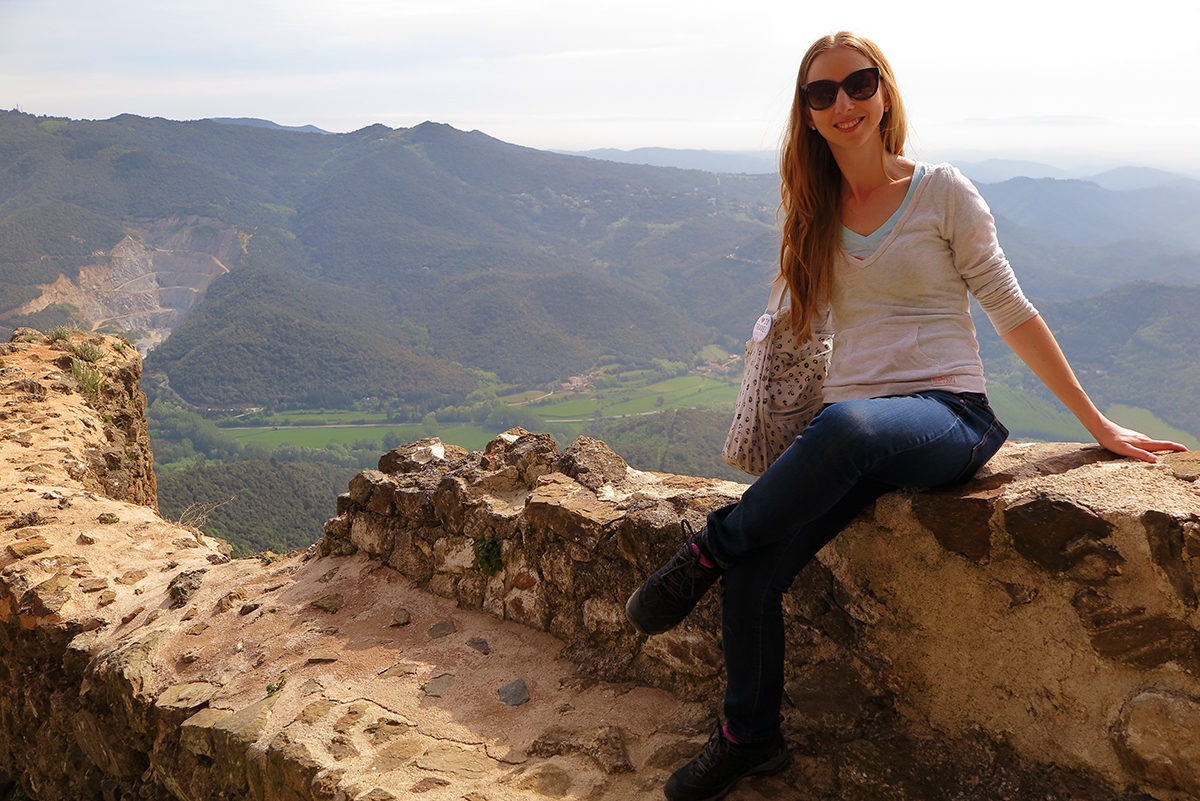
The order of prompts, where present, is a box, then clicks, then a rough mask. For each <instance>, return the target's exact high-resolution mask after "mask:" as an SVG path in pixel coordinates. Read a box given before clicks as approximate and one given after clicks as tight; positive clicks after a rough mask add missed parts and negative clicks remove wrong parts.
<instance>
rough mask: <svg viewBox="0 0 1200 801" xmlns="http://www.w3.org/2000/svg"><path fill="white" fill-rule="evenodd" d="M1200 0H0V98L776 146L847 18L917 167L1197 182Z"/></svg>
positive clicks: (600, 138)
mask: <svg viewBox="0 0 1200 801" xmlns="http://www.w3.org/2000/svg"><path fill="white" fill-rule="evenodd" d="M1198 8H1200V6H1198V5H1194V4H1192V3H1184V2H1178V1H1177V0H1172V2H1165V1H1164V0H1142V1H1141V2H1135V3H1122V4H1120V5H1119V6H1112V5H1109V6H1107V7H1101V6H1095V5H1086V4H1082V3H1060V2H1055V0H1004V2H995V3H991V4H974V3H950V2H945V1H944V0H939V1H938V2H934V1H933V0H910V2H907V3H897V2H877V1H876V0H856V1H855V2H823V3H822V2H811V0H786V2H784V1H782V0H781V1H778V2H772V1H769V0H732V1H731V2H720V3H702V2H697V0H592V2H588V3H576V2H571V0H336V1H335V0H324V1H322V2H318V0H0V108H4V109H15V108H20V109H21V110H23V111H26V112H28V113H31V114H39V115H48V116H58V117H70V118H75V119H106V118H109V117H113V116H115V115H117V114H122V113H132V114H138V115H142V116H148V117H166V118H169V119H176V120H188V119H199V118H204V117H260V118H264V119H270V120H273V121H275V122H278V123H281V124H284V125H305V124H312V125H316V126H318V127H320V128H323V129H325V130H329V131H335V132H344V131H351V130H355V129H358V128H362V127H364V126H366V125H370V124H372V123H377V122H378V123H383V124H384V125H387V126H389V127H393V128H401V127H408V126H411V125H415V124H417V123H420V122H422V121H424V120H433V121H437V122H445V123H449V124H451V125H453V126H455V127H457V128H461V129H464V130H474V129H478V130H481V131H483V132H484V133H487V134H490V135H491V136H495V137H497V138H499V139H503V140H505V141H508V142H513V143H516V144H521V145H527V146H530V147H536V148H544V149H562V150H583V149H590V148H599V147H615V148H621V149H632V148H637V147H672V148H702V149H710V150H760V149H772V148H774V147H775V146H776V145H777V144H778V139H779V133H780V131H781V130H782V126H783V122H784V119H785V118H786V115H787V111H788V105H789V103H790V100H791V95H792V90H793V81H794V80H795V72H796V68H797V67H798V65H799V60H800V58H801V56H802V55H803V53H804V51H805V50H806V49H807V47H808V45H809V44H811V42H812V41H813V40H814V39H816V38H817V37H818V36H821V35H823V34H825V33H829V32H832V31H835V30H839V29H843V28H844V29H849V30H854V31H856V32H858V33H861V34H864V35H866V36H868V37H870V38H872V39H874V40H875V41H876V42H877V43H878V44H879V45H880V46H881V47H882V48H883V51H884V53H885V54H887V56H888V58H889V59H890V60H891V62H892V66H893V67H894V69H895V70H896V73H897V76H898V80H899V82H900V87H901V91H902V92H903V94H904V98H905V102H906V104H907V105H908V108H909V115H910V119H911V122H912V124H913V135H912V139H911V147H910V151H912V152H913V153H914V155H916V156H918V157H921V158H928V159H939V158H958V159H967V158H971V159H981V158H989V157H1000V158H1032V159H1037V160H1041V161H1046V162H1049V163H1053V164H1056V165H1059V166H1067V167H1078V166H1093V165H1094V166H1097V167H1109V166H1115V165H1121V164H1128V165H1138V166H1141V165H1146V166H1156V167H1161V168H1165V169H1172V170H1176V171H1181V172H1188V173H1191V174H1194V175H1200V147H1198V145H1200V102H1197V100H1196V96H1197V89H1196V79H1195V77H1194V74H1195V72H1196V70H1197V69H1198V67H1197V63H1196V62H1197V60H1196V58H1195V57H1194V51H1195V48H1196V44H1195V37H1196V32H1197V30H1198V27H1200V26H1198V25H1197V23H1198V22H1200V10H1197V9H1198Z"/></svg>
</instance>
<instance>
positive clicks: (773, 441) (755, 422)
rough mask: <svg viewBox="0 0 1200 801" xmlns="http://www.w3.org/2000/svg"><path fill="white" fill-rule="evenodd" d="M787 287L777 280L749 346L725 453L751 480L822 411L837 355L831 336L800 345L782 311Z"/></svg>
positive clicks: (786, 315) (729, 460)
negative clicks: (824, 387)
mask: <svg viewBox="0 0 1200 801" xmlns="http://www.w3.org/2000/svg"><path fill="white" fill-rule="evenodd" d="M786 288H787V285H786V283H785V282H784V281H783V279H782V278H776V279H775V283H774V284H772V287H771V296H770V299H769V301H768V302H767V309H766V311H765V312H764V313H763V315H762V316H761V317H759V318H758V322H756V323H755V324H754V334H753V335H752V336H751V338H750V341H748V342H747V343H746V358H745V368H746V372H745V373H744V375H743V376H742V386H741V389H740V390H739V391H738V398H737V404H736V406H735V407H734V415H733V424H732V425H730V427H729V434H728V435H727V436H726V437H725V447H724V449H723V450H722V455H723V456H724V457H725V461H726V462H727V463H729V464H731V465H733V466H734V467H737V468H739V469H741V470H744V471H746V472H747V473H750V474H752V475H760V474H761V473H762V472H763V471H764V470H766V469H767V468H768V467H770V465H771V463H772V462H774V461H775V460H776V459H777V458H779V455H780V454H781V453H783V452H784V451H785V450H786V449H787V447H788V446H789V445H791V444H792V440H794V439H795V438H796V437H797V436H799V434H800V432H801V431H803V430H804V429H805V427H806V426H808V424H809V423H810V422H811V421H812V419H813V418H814V417H816V415H817V412H819V411H820V410H821V405H822V403H823V400H822V384H823V382H824V380H825V375H826V373H827V372H828V371H829V355H830V353H831V351H832V350H833V337H832V336H830V335H829V334H821V335H817V336H814V337H813V338H811V339H809V341H807V342H803V343H801V342H799V341H797V338H796V335H795V333H794V332H793V331H792V326H791V321H790V319H789V313H790V308H784V309H782V310H780V305H781V304H782V301H783V295H784V291H785V289H786Z"/></svg>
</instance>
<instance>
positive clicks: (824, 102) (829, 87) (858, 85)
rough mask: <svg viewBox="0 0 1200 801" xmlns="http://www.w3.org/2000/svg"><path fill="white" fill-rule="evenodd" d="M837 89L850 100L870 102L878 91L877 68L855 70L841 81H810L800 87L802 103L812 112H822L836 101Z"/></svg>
mask: <svg viewBox="0 0 1200 801" xmlns="http://www.w3.org/2000/svg"><path fill="white" fill-rule="evenodd" d="M838 89H845V90H846V97H848V98H850V99H851V100H870V99H871V98H872V97H874V96H875V93H876V92H878V91H879V67H867V68H866V69H861V70H855V71H854V72H852V73H850V74H849V75H847V76H846V77H845V78H843V79H842V80H841V81H812V82H810V83H806V84H804V85H803V86H801V87H800V94H801V95H802V96H803V97H804V102H806V103H808V107H809V108H810V109H812V110H813V111H824V110H825V109H827V108H829V107H830V106H832V105H833V103H834V101H835V100H837V93H838Z"/></svg>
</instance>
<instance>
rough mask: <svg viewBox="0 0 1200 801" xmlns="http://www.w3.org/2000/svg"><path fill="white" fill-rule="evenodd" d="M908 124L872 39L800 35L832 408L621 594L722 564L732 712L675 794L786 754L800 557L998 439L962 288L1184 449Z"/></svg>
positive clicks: (633, 603) (715, 794)
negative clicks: (914, 139)
mask: <svg viewBox="0 0 1200 801" xmlns="http://www.w3.org/2000/svg"><path fill="white" fill-rule="evenodd" d="M906 128H907V120H906V117H905V113H904V106H903V103H902V102H901V99H900V93H899V91H898V90H897V88H896V81H895V78H894V76H893V74H892V70H891V67H890V66H889V65H888V62H887V60H886V59H885V58H884V56H883V54H882V53H881V52H880V50H879V48H878V47H876V45H875V44H873V43H872V42H870V41H869V40H867V39H865V38H863V37H860V36H856V35H853V34H850V33H838V34H835V35H831V36H826V37H823V38H822V39H820V40H818V41H817V42H816V43H815V44H813V46H812V47H811V48H810V49H809V51H808V53H807V54H806V55H805V56H804V59H803V61H802V62H801V64H800V71H799V76H798V78H797V82H796V93H795V99H794V102H793V106H792V112H791V119H790V123H789V128H788V130H787V133H786V141H785V142H784V147H783V152H782V159H781V177H782V190H781V191H782V198H783V199H782V209H783V212H784V226H783V237H782V244H781V247H780V263H781V272H782V275H783V277H784V278H785V279H786V281H787V285H788V289H789V299H790V303H791V308H792V320H793V323H794V324H795V325H796V326H797V327H798V330H799V331H801V332H811V331H812V330H813V327H814V326H816V325H817V324H818V323H819V322H821V323H823V322H824V321H825V320H826V318H827V316H828V320H829V323H830V325H831V327H832V330H833V333H834V348H833V355H832V359H831V363H830V368H829V375H828V377H827V378H826V381H825V386H824V392H825V402H826V405H825V407H824V408H823V409H822V411H821V412H820V414H818V415H817V417H816V418H815V419H814V420H813V422H812V424H811V425H810V426H809V427H808V428H807V429H806V430H805V431H804V433H803V434H802V435H801V436H799V437H797V438H796V440H795V441H794V442H793V443H792V445H791V446H790V447H789V448H788V449H787V451H785V452H784V453H783V455H782V456H780V457H779V459H778V460H777V461H776V462H775V463H774V464H773V465H771V467H770V468H768V469H767V471H766V472H765V473H763V475H762V476H761V477H759V479H758V480H757V481H755V482H754V484H753V485H751V486H750V488H749V489H747V491H746V492H745V494H744V495H743V496H742V498H741V500H740V501H739V502H738V503H736V504H731V505H729V506H726V507H723V508H720V509H717V510H715V511H714V512H712V513H711V514H710V515H709V516H708V520H707V522H706V525H705V526H704V528H702V529H701V530H700V531H699V532H698V533H696V534H694V535H693V536H690V537H689V538H688V539H687V541H686V542H685V543H684V545H683V546H682V547H681V548H680V549H679V551H678V553H676V554H675V556H674V557H672V558H671V560H670V561H669V562H668V563H667V564H666V565H664V566H663V567H662V568H660V569H659V570H658V571H657V572H655V573H654V574H653V575H651V576H650V577H649V578H648V579H646V581H645V583H644V584H642V586H641V587H640V588H639V589H638V590H637V591H636V592H635V593H634V594H633V595H632V596H631V597H630V599H629V602H628V604H627V606H626V610H627V613H628V615H629V618H630V620H631V621H632V622H633V624H634V625H635V626H636V627H637V628H638V630H639V631H641V632H642V633H644V634H657V633H661V632H663V631H667V630H669V629H671V628H673V627H674V626H676V625H678V624H679V623H680V622H681V621H682V620H683V619H684V618H685V617H686V616H687V614H688V613H689V612H690V611H691V610H692V608H693V607H694V606H695V604H696V603H697V602H698V601H699V600H700V598H701V597H702V596H703V595H704V593H705V592H707V590H708V589H709V587H711V586H712V585H713V584H714V583H715V582H716V581H717V579H718V578H720V579H722V587H723V590H722V617H723V623H722V643H723V648H724V653H725V667H726V673H727V678H728V681H727V690H726V694H725V701H724V713H725V722H724V724H723V725H718V726H717V727H716V729H715V730H714V732H713V734H712V736H711V737H710V739H709V741H708V743H707V744H706V745H705V746H704V749H703V751H702V752H701V753H700V754H699V755H698V756H697V757H696V758H694V759H693V760H691V761H690V762H688V763H687V764H686V765H684V766H683V767H681V768H680V769H679V770H677V771H676V772H675V774H674V775H672V776H671V778H670V780H669V781H668V782H667V785H666V788H665V792H666V796H667V798H668V799H671V801H709V800H710V799H717V798H720V797H722V796H724V795H725V794H726V793H727V792H729V790H730V789H732V787H733V786H734V784H736V783H737V782H738V781H739V780H740V779H741V778H743V777H745V776H749V775H753V774H767V773H775V772H779V771H782V770H783V769H785V768H786V767H787V766H788V764H789V755H788V751H787V745H786V742H785V740H784V738H783V736H782V734H781V732H780V723H781V718H780V706H781V700H782V692H783V659H784V630H783V615H782V611H781V598H782V594H783V593H784V592H785V591H786V590H787V589H788V587H789V586H790V585H791V583H792V581H793V579H794V578H795V576H796V574H797V573H798V572H799V570H800V569H801V568H802V567H803V566H804V565H805V564H806V563H807V562H808V561H809V560H811V559H812V558H813V556H814V555H816V553H817V551H818V550H820V548H821V547H822V546H824V545H825V544H826V543H827V542H829V540H831V539H832V538H833V537H834V536H836V535H837V533H838V532H839V531H840V530H841V529H842V528H843V527H844V526H846V525H847V524H848V523H849V522H850V521H851V520H852V519H853V518H854V516H855V515H856V514H857V513H858V512H859V511H861V510H862V509H863V508H864V507H866V506H867V505H868V504H870V503H871V502H872V501H874V500H875V499H876V498H878V497H879V496H880V495H882V494H883V493H885V492H887V491H889V490H892V489H896V488H899V487H935V486H943V485H949V484H954V483H956V482H962V481H966V480H967V479H969V478H971V477H972V476H973V475H975V473H976V472H977V471H978V470H979V468H980V467H982V466H983V465H984V463H986V462H987V461H988V459H990V458H991V457H992V456H993V455H994V454H995V453H996V451H997V450H998V449H999V448H1000V446H1001V444H1002V443H1003V442H1004V440H1005V438H1006V437H1007V435H1008V432H1007V430H1006V429H1005V428H1004V426H1003V425H1002V424H1001V423H1000V421H999V420H997V419H996V416H995V414H994V413H993V412H992V410H991V407H990V406H989V405H988V401H987V397H986V395H985V394H984V393H985V387H984V377H983V365H982V363H981V361H980V358H979V346H978V342H977V341H976V337H975V328H974V325H973V322H972V320H971V315H970V311H969V297H968V296H969V295H973V296H974V297H975V298H976V299H977V300H978V301H979V304H980V306H981V307H982V308H983V309H984V311H985V312H986V313H987V315H988V317H989V319H990V320H991V323H992V324H993V325H994V326H995V327H996V329H997V330H998V331H999V333H1000V334H1001V336H1002V337H1003V339H1004V341H1005V342H1006V343H1007V344H1008V345H1009V346H1010V347H1011V348H1012V349H1013V350H1014V351H1015V352H1016V353H1017V355H1018V356H1020V357H1021V359H1022V360H1023V361H1024V362H1025V363H1026V364H1027V365H1028V366H1029V367H1030V368H1031V369H1032V370H1033V372H1034V373H1036V374H1037V376H1038V377H1039V378H1040V379H1041V380H1042V381H1043V382H1045V384H1046V385H1047V386H1048V387H1049V388H1050V389H1051V390H1052V391H1053V392H1054V394H1055V395H1056V396H1057V397H1058V398H1059V399H1060V400H1061V401H1062V402H1063V403H1064V404H1065V405H1066V406H1067V408H1069V409H1070V410H1071V412H1072V413H1073V414H1074V415H1075V416H1076V417H1077V418H1079V420H1080V422H1082V423H1083V425H1084V426H1085V427H1086V428H1087V430H1088V431H1089V432H1090V433H1091V434H1092V436H1094V437H1095V438H1096V441H1097V442H1099V443H1100V444H1101V445H1103V446H1104V447H1105V448H1107V449H1109V450H1110V451H1112V452H1114V453H1116V454H1119V455H1121V456H1127V457H1131V458H1134V459H1142V460H1145V461H1154V460H1155V459H1156V457H1155V456H1154V453H1153V452H1154V451H1163V450H1183V449H1184V448H1183V446H1182V445H1179V444H1178V443H1174V442H1166V441H1158V440H1153V439H1150V438H1149V437H1147V436H1145V435H1143V434H1141V433H1138V432H1136V431H1131V430H1129V429H1127V428H1122V427H1121V426H1119V425H1117V424H1115V423H1113V422H1112V421H1111V420H1109V419H1108V418H1107V417H1105V416H1104V415H1103V414H1101V413H1100V411H1099V410H1098V409H1097V408H1096V406H1095V404H1094V403H1093V402H1092V401H1091V399H1090V398H1089V397H1088V395H1087V393H1086V392H1085V391H1084V390H1083V388H1082V386H1081V385H1080V383H1079V381H1078V380H1077V379H1076V377H1075V375H1074V373H1073V371H1072V370H1071V367H1070V365H1069V364H1068V363H1067V360H1066V359H1065V358H1064V356H1063V354H1062V351H1061V350H1060V349H1059V347H1058V344H1057V343H1056V342H1055V339H1054V336H1053V335H1052V334H1051V332H1050V330H1049V328H1047V326H1046V324H1045V323H1044V322H1043V321H1042V318H1041V317H1040V316H1039V314H1038V312H1037V310H1036V309H1035V308H1034V306H1033V305H1032V304H1031V303H1030V302H1029V300H1028V299H1027V298H1026V297H1025V295H1024V294H1023V293H1022V291H1021V289H1020V286H1019V285H1018V283H1017V280H1016V278H1015V276H1014V275H1013V271H1012V269H1011V267H1010V266H1009V263H1008V261H1007V259H1006V258H1005V256H1004V253H1003V251H1002V250H1001V248H1000V245H999V243H998V241H997V238H996V228H995V223H994V221H993V219H992V216H991V213H990V212H989V210H988V208H987V206H986V204H985V203H984V201H983V199H982V198H981V197H980V195H979V193H978V192H977V191H976V189H975V187H974V186H972V185H971V183H970V182H969V181H968V180H967V179H966V178H964V177H963V176H962V175H961V174H960V173H959V172H958V171H957V170H956V169H955V168H954V167H951V166H950V165H946V164H925V163H920V162H916V161H913V160H911V159H908V158H905V156H904V144H905V138H906Z"/></svg>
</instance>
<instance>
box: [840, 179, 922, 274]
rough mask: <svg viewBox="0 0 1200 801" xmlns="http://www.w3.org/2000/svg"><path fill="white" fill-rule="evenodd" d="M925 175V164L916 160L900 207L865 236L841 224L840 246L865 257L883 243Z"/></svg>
mask: <svg viewBox="0 0 1200 801" xmlns="http://www.w3.org/2000/svg"><path fill="white" fill-rule="evenodd" d="M924 175H925V164H924V163H923V162H917V167H916V169H914V170H913V176H912V181H911V182H910V183H909V185H908V191H907V192H905V193H904V200H903V201H901V203H900V208H898V209H896V211H895V212H894V213H893V214H892V216H891V217H888V218H887V221H886V222H884V224H883V225H881V226H879V227H878V228H876V229H875V230H874V231H872V232H871V233H870V234H868V235H867V236H863V235H862V234H860V233H857V232H855V231H851V230H850V229H849V228H847V227H846V226H844V225H843V226H842V247H843V248H845V250H846V253H848V254H849V255H851V256H853V257H855V258H858V259H865V258H867V257H868V256H870V255H871V254H872V253H874V252H875V251H876V250H878V249H879V246H880V245H882V244H883V240H885V239H887V237H888V234H890V233H891V232H892V229H893V228H895V227H896V221H897V220H899V219H900V217H901V215H903V214H904V210H905V209H906V208H908V201H909V200H911V199H912V196H913V192H915V191H917V183H918V182H919V181H920V180H921V178H922V176H924Z"/></svg>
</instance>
